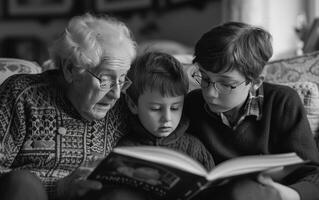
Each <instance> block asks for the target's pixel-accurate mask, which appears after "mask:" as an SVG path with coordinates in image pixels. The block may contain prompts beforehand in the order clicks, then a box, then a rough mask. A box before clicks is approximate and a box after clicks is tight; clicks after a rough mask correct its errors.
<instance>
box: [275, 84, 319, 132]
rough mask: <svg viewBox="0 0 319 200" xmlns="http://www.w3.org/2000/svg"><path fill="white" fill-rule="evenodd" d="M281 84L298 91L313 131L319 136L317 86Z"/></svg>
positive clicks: (318, 96)
mask: <svg viewBox="0 0 319 200" xmlns="http://www.w3.org/2000/svg"><path fill="white" fill-rule="evenodd" d="M281 84H283V85H287V86H289V87H291V88H293V89H295V90H296V91H297V93H298V94H299V96H300V98H301V100H302V102H303V104H304V107H305V110H306V113H307V118H308V120H309V123H310V127H311V130H312V132H313V134H314V135H316V136H317V135H318V134H319V90H318V86H317V84H316V83H313V82H309V81H299V82H291V83H281Z"/></svg>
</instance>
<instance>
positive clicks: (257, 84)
mask: <svg viewBox="0 0 319 200" xmlns="http://www.w3.org/2000/svg"><path fill="white" fill-rule="evenodd" d="M264 79H265V77H263V76H259V77H258V78H257V79H255V80H254V81H253V82H252V89H253V90H257V89H258V88H259V87H260V86H261V85H262V83H263V82H264Z"/></svg>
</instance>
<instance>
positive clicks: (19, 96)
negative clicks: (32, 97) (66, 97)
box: [0, 76, 57, 199]
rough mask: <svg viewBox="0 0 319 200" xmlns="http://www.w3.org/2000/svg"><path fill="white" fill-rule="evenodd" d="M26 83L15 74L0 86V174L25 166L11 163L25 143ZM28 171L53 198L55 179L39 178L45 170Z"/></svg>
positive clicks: (54, 194)
mask: <svg viewBox="0 0 319 200" xmlns="http://www.w3.org/2000/svg"><path fill="white" fill-rule="evenodd" d="M26 85H27V84H25V83H23V82H22V83H21V81H16V76H12V77H9V78H8V79H7V80H6V81H5V82H4V83H3V84H2V85H1V86H0V121H1V123H0V174H4V173H8V172H10V171H12V170H19V169H24V168H25V166H15V167H13V166H12V165H13V163H14V160H15V158H16V156H17V155H18V153H19V151H20V150H21V149H22V148H23V145H26V144H25V137H26V135H27V128H26V127H27V126H26V123H27V122H26V117H27V116H28V114H27V110H28V109H27V108H26V105H27V104H26V103H25V102H26V101H27V98H28V97H27V95H25V94H24V91H25V90H26V89H28V88H27V87H25V86H26ZM30 171H31V173H33V174H35V175H37V176H38V177H39V178H40V180H41V182H42V183H43V185H44V187H45V188H46V190H47V192H48V194H49V197H50V199H51V198H52V199H54V197H55V196H56V182H57V179H56V178H53V177H46V178H45V179H44V178H41V176H40V174H41V173H44V172H45V170H41V169H34V170H30Z"/></svg>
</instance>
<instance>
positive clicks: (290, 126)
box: [273, 88, 319, 200]
mask: <svg viewBox="0 0 319 200" xmlns="http://www.w3.org/2000/svg"><path fill="white" fill-rule="evenodd" d="M287 90H288V91H289V92H287V93H286V94H288V95H286V96H285V97H283V98H281V100H279V99H276V100H275V101H274V103H276V104H278V105H280V104H281V105H282V106H281V107H279V108H280V110H278V114H276V115H274V116H273V118H274V121H277V122H280V126H278V127H280V128H281V129H282V130H280V131H278V132H277V133H278V136H277V137H278V138H277V140H278V142H279V143H278V144H277V145H276V146H277V148H281V149H282V150H283V151H294V152H296V153H297V154H298V155H299V156H301V157H302V158H303V159H306V160H310V161H312V162H311V164H309V165H306V166H304V167H302V168H301V169H300V170H297V171H296V172H295V173H294V175H292V177H294V179H297V180H296V181H294V182H293V183H292V184H291V185H290V187H292V188H294V189H295V190H296V191H298V193H299V194H300V196H301V199H302V200H312V199H317V197H319V164H318V163H319V154H318V149H317V147H316V144H315V141H314V139H313V135H312V132H311V129H310V125H309V122H308V119H307V115H306V112H305V109H304V107H303V105H302V102H301V100H300V98H299V96H298V94H297V93H296V92H295V91H294V90H291V89H290V88H289V89H287Z"/></svg>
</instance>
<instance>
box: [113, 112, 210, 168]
mask: <svg viewBox="0 0 319 200" xmlns="http://www.w3.org/2000/svg"><path fill="white" fill-rule="evenodd" d="M129 124H130V128H131V132H130V133H128V134H127V135H126V136H124V137H123V138H122V139H121V140H120V141H119V144H118V145H119V146H140V145H146V146H161V147H167V148H170V149H174V150H176V151H179V152H182V153H185V154H187V155H189V156H190V157H192V158H193V159H194V160H197V161H198V162H200V163H202V165H203V166H204V167H205V168H206V169H207V170H210V169H212V168H213V167H214V166H215V164H214V160H213V157H212V155H211V154H210V153H209V152H208V151H207V149H206V148H205V146H204V145H203V143H202V142H201V141H200V140H199V139H197V138H196V137H194V136H193V135H190V134H188V133H186V132H185V131H186V129H187V128H188V120H187V119H186V118H185V117H182V119H181V121H180V123H179V125H178V126H177V128H176V129H175V130H174V131H173V132H172V133H171V134H170V135H169V136H167V137H160V138H159V137H155V136H154V135H152V134H150V133H149V132H148V131H147V130H146V129H145V128H144V126H143V125H142V124H141V122H140V121H139V120H138V118H137V117H136V116H131V117H130V123H129Z"/></svg>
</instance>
